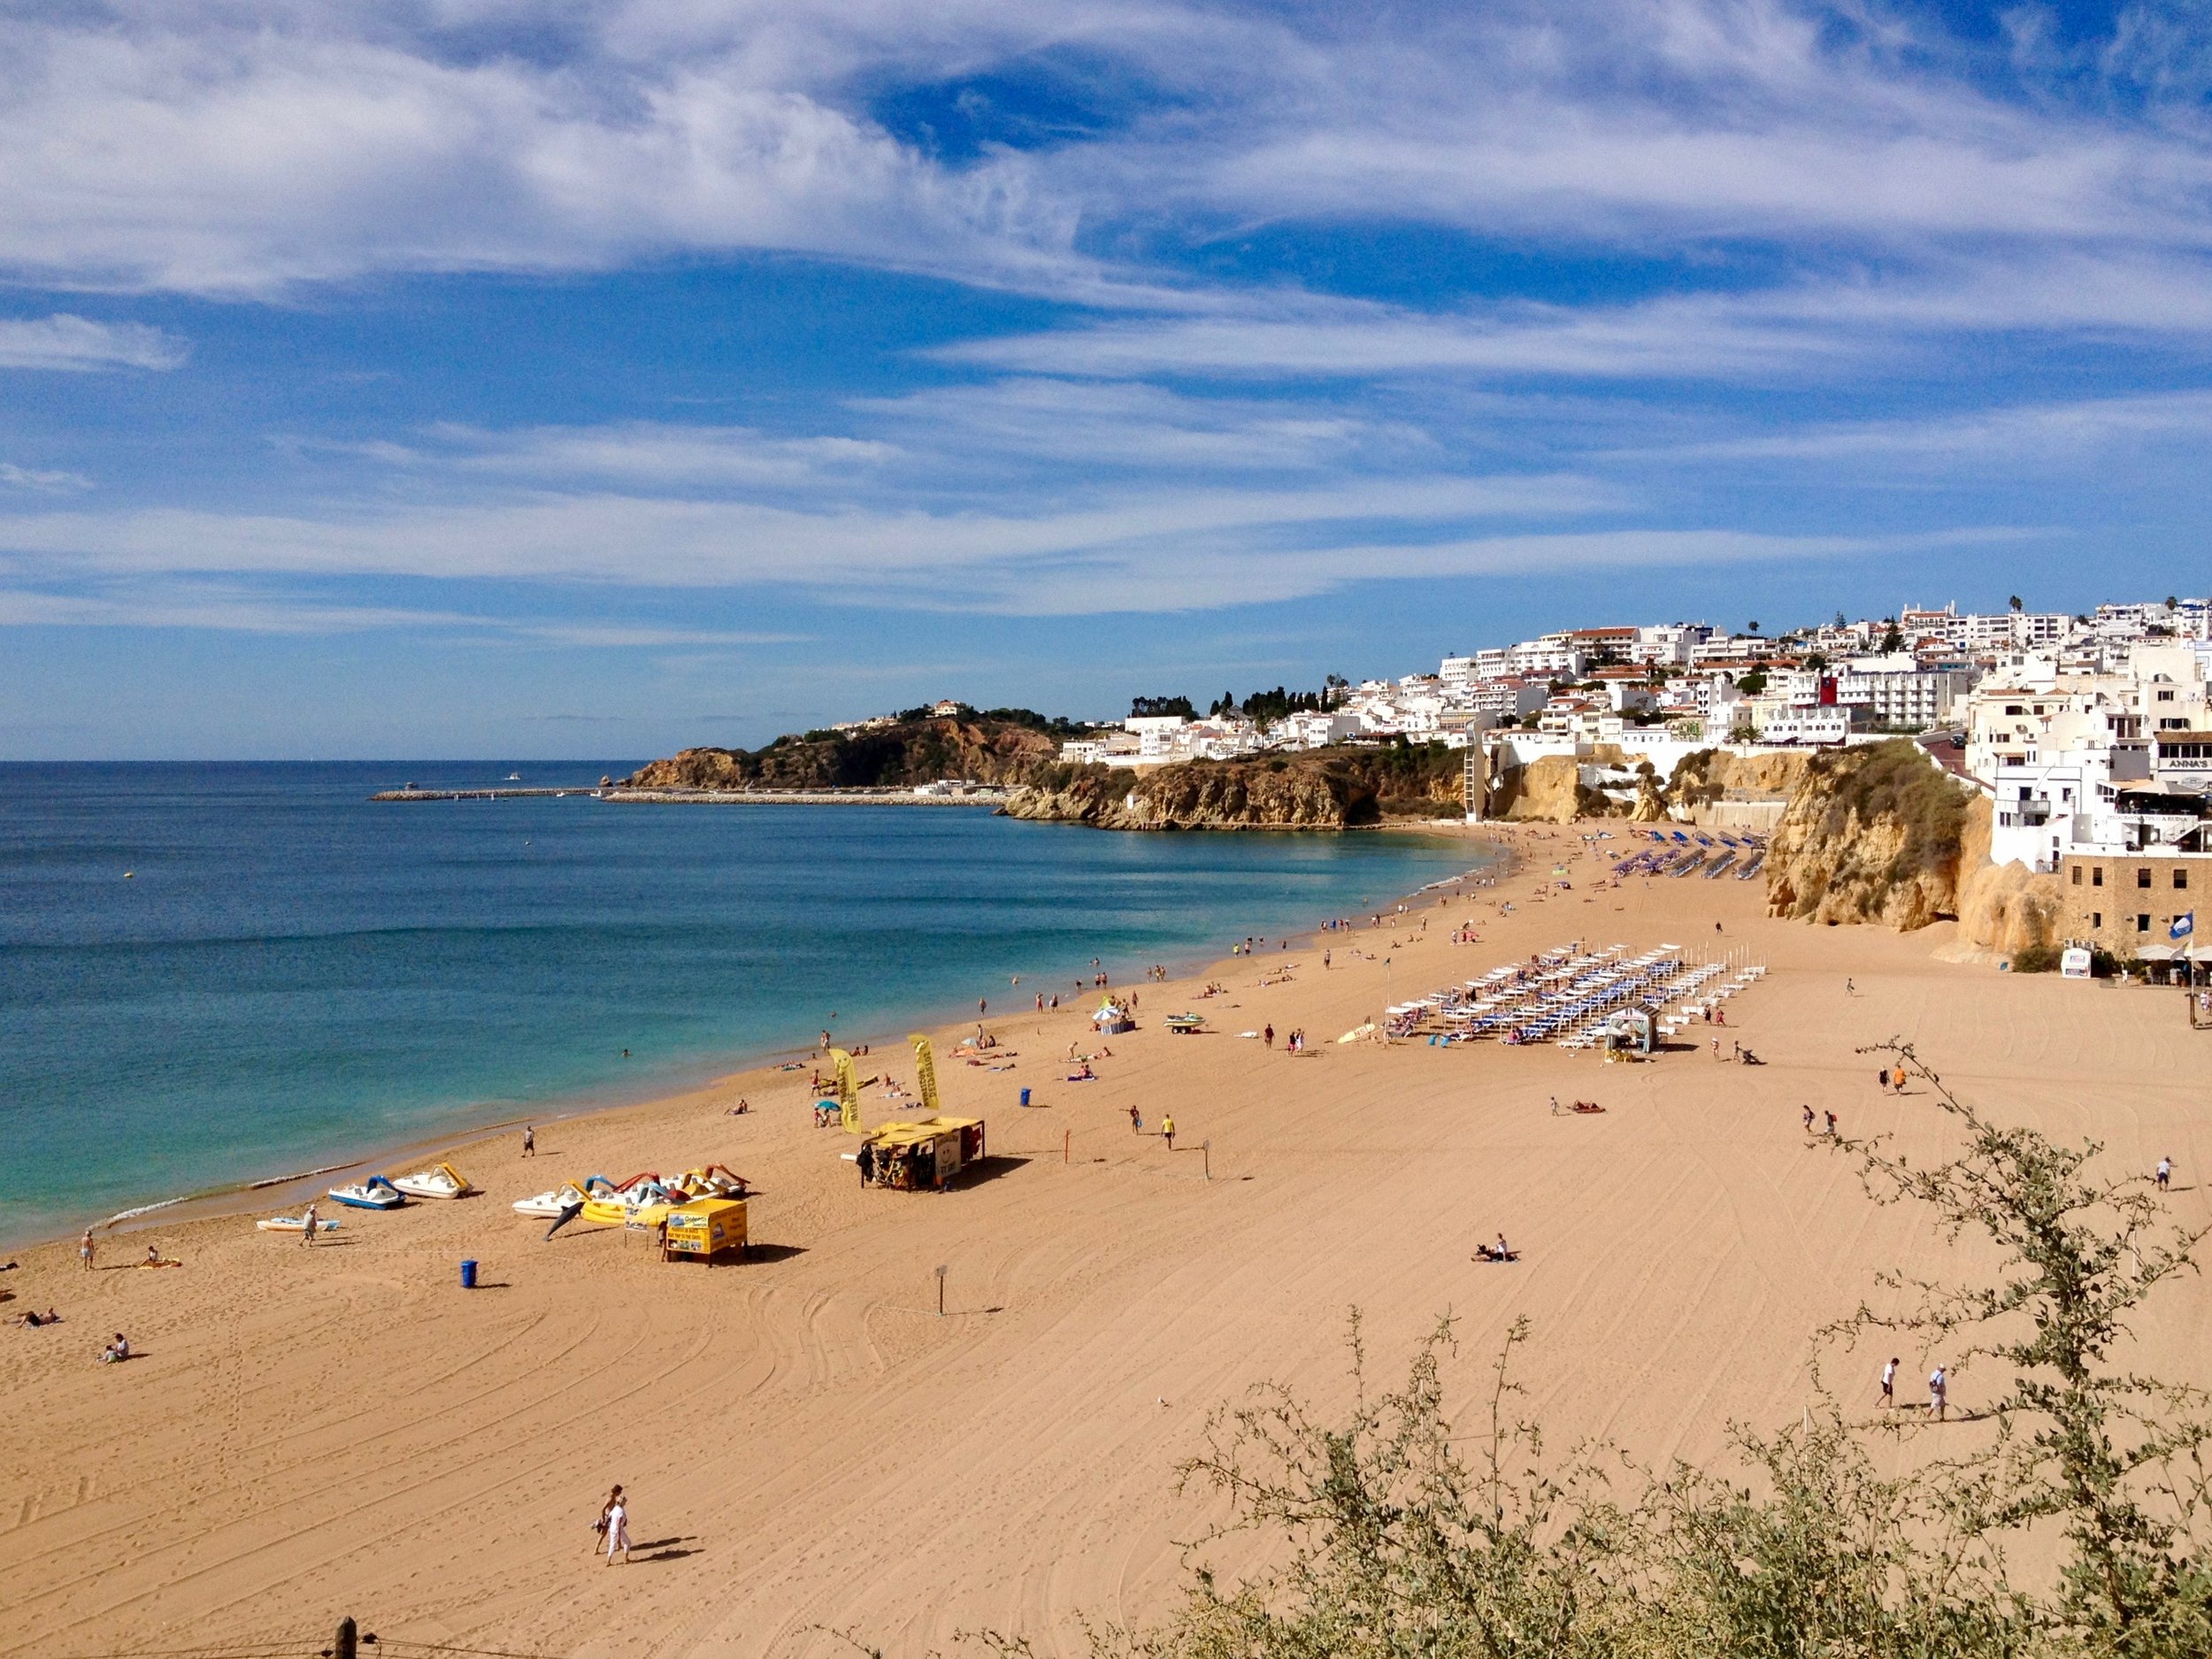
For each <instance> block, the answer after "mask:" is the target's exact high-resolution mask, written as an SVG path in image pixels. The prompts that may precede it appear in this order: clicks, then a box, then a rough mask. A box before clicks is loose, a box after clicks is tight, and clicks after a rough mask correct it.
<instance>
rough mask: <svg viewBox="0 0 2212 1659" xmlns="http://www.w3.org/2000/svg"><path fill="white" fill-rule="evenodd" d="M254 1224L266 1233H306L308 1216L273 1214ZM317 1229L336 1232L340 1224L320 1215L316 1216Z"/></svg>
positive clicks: (319, 1231) (318, 1230) (323, 1231)
mask: <svg viewBox="0 0 2212 1659" xmlns="http://www.w3.org/2000/svg"><path fill="white" fill-rule="evenodd" d="M253 1225H255V1226H257V1227H258V1228H260V1229H261V1231H262V1232H264V1233H304V1232H306V1231H307V1217H305V1216H271V1217H268V1218H267V1219H266V1220H265V1221H257V1222H255V1223H254V1224H253ZM315 1231H316V1232H318V1233H335V1232H337V1231H338V1224H337V1223H336V1222H335V1221H325V1220H324V1219H323V1218H322V1217H320V1216H318V1217H315Z"/></svg>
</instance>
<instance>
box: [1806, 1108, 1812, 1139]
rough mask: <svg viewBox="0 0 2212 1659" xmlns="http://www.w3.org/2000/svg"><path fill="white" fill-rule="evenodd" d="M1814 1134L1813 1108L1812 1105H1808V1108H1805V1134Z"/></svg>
mask: <svg viewBox="0 0 2212 1659" xmlns="http://www.w3.org/2000/svg"><path fill="white" fill-rule="evenodd" d="M1812 1132H1813V1109H1812V1107H1811V1105H1810V1104H1808V1105H1807V1106H1806V1108H1805V1133H1807V1134H1810V1133H1812Z"/></svg>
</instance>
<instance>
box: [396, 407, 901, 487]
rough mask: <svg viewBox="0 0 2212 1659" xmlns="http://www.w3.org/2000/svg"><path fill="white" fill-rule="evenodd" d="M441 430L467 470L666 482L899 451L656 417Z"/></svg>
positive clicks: (822, 471)
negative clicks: (501, 429) (586, 423)
mask: <svg viewBox="0 0 2212 1659" xmlns="http://www.w3.org/2000/svg"><path fill="white" fill-rule="evenodd" d="M434 436H435V437H436V439H437V440H438V441H439V442H440V443H441V444H442V445H443V446H444V447H445V449H446V452H447V454H448V455H449V457H451V458H452V459H453V461H454V463H455V464H456V465H458V466H460V467H461V468H463V469H465V470H468V471H472V472H493V473H501V474H506V475H511V476H514V477H518V478H526V479H536V480H560V481H564V482H567V481H573V480H581V479H590V480H602V481H605V482H611V483H622V484H628V485H632V486H657V487H660V488H667V487H670V486H674V485H687V484H688V485H702V484H704V485H766V486H785V487H789V486H798V485H809V484H813V483H816V482H818V481H820V480H824V479H826V478H834V477H838V476H841V475H844V474H847V473H849V472H853V471H855V470H866V469H871V468H874V467H877V466H879V465H882V464H883V463H884V462H886V461H887V460H889V459H891V458H892V457H894V455H895V453H896V452H895V450H894V449H893V448H892V447H891V446H890V445H889V444H886V443H879V442H872V441H870V440H867V439H862V438H847V437H837V436H824V437H801V438H776V437H771V436H768V435H767V434H763V433H760V432H757V431H755V430H753V429H752V428H750V427H747V426H670V425H664V424H662V423H658V422H653V421H623V422H618V423H614V424H611V425H607V426H533V427H526V428H523V429H522V430H519V431H514V432H489V431H485V430H482V429H480V428H475V427H469V426H442V427H440V428H438V430H437V432H436V433H435V434H434ZM411 458H412V457H411Z"/></svg>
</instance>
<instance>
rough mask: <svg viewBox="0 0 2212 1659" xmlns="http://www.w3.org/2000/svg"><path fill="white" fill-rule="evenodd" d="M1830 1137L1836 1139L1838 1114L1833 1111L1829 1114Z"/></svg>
mask: <svg viewBox="0 0 2212 1659" xmlns="http://www.w3.org/2000/svg"><path fill="white" fill-rule="evenodd" d="M1828 1139H1830V1140H1831V1141H1833V1140H1835V1139H1836V1115H1835V1113H1833V1112H1830V1113H1829V1114H1828Z"/></svg>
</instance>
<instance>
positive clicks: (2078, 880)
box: [2074, 864, 2081, 887]
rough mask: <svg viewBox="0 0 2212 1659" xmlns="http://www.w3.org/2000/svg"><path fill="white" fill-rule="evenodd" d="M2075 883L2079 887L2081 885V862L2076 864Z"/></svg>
mask: <svg viewBox="0 0 2212 1659" xmlns="http://www.w3.org/2000/svg"><path fill="white" fill-rule="evenodd" d="M2074 885H2075V886H2076V887H2079V886H2080V885H2081V866H2080V865H2079V864H2076V865H2075V866H2074Z"/></svg>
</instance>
